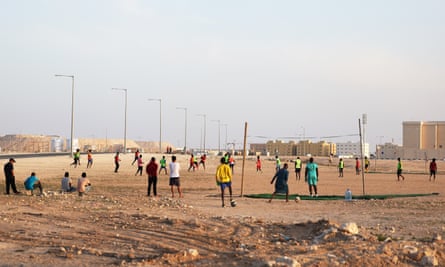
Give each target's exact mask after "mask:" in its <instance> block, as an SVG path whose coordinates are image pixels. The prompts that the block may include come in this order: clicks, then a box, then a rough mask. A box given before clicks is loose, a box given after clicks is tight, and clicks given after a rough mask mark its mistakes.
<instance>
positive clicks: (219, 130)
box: [212, 120, 221, 153]
mask: <svg viewBox="0 0 445 267" xmlns="http://www.w3.org/2000/svg"><path fill="white" fill-rule="evenodd" d="M212 121H214V122H217V123H218V153H219V152H221V120H212Z"/></svg>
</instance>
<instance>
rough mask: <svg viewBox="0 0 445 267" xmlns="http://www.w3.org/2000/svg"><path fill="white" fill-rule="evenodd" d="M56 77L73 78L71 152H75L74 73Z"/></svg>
mask: <svg viewBox="0 0 445 267" xmlns="http://www.w3.org/2000/svg"><path fill="white" fill-rule="evenodd" d="M54 76H56V77H68V78H71V137H70V138H71V142H70V150H71V151H70V153H73V142H74V140H73V138H74V137H73V136H74V75H63V74H56V75H54Z"/></svg>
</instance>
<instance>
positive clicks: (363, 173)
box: [358, 119, 365, 195]
mask: <svg viewBox="0 0 445 267" xmlns="http://www.w3.org/2000/svg"><path fill="white" fill-rule="evenodd" d="M358 131H359V135H360V157H361V161H362V166H361V168H362V187H363V195H365V172H364V171H363V139H362V125H361V122H360V119H358Z"/></svg>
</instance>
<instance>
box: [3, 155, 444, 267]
mask: <svg viewBox="0 0 445 267" xmlns="http://www.w3.org/2000/svg"><path fill="white" fill-rule="evenodd" d="M143 156H144V160H145V161H148V159H149V158H150V157H151V156H153V155H151V154H150V155H149V154H144V155H143ZM154 156H156V158H157V161H159V158H160V155H154ZM178 157H179V162H180V164H181V184H182V189H183V193H184V197H183V198H181V199H178V198H176V197H175V198H171V193H170V188H169V186H168V176H167V175H165V174H161V175H160V176H159V181H158V194H159V196H158V197H157V198H149V197H147V189H146V187H147V177H146V175H145V174H144V175H143V176H135V175H134V174H135V172H136V167H135V166H132V165H131V162H132V160H133V155H132V154H127V155H123V156H122V162H121V168H120V171H119V173H117V174H116V173H114V172H113V170H114V166H113V155H112V154H108V155H95V156H94V165H93V168H91V169H86V157H85V156H82V159H81V163H82V165H81V166H80V167H78V168H73V167H70V166H69V164H70V162H71V159H70V158H68V157H67V156H59V157H46V158H26V159H17V163H16V164H15V171H16V180H17V185H18V187H19V189H20V191H22V192H25V191H24V189H23V181H24V179H25V178H26V177H27V176H29V174H30V173H31V172H32V171H35V172H36V173H37V176H38V177H39V178H40V179H41V181H42V183H43V185H44V190H45V191H46V193H47V195H46V196H30V195H27V194H21V195H9V196H7V195H4V194H3V193H2V194H1V195H0V266H111V265H126V266H300V265H301V266H320V267H321V266H445V245H444V241H443V240H442V237H443V235H444V233H445V206H444V203H445V197H444V196H445V181H444V175H443V174H441V173H440V174H439V175H438V177H437V179H436V181H435V182H429V181H428V175H427V174H425V162H424V161H416V162H404V170H405V173H404V174H405V177H406V179H405V181H400V182H398V181H397V179H396V175H395V167H396V161H378V162H375V161H374V160H373V161H372V162H371V168H370V172H369V173H366V175H365V181H366V182H365V193H366V194H367V195H383V194H415V193H420V194H429V193H433V192H435V193H439V194H438V195H432V196H422V197H405V198H391V199H386V200H357V201H353V202H345V201H344V200H320V199H315V198H314V199H313V200H302V201H299V202H295V201H294V200H293V199H292V200H291V201H290V202H289V203H286V202H285V201H284V200H282V199H274V200H273V201H272V203H268V202H267V200H266V199H253V198H247V197H241V196H240V194H241V184H242V183H241V173H242V168H241V167H242V159H241V158H237V162H236V166H235V173H234V183H233V188H234V194H235V199H236V201H237V206H236V207H234V208H232V207H226V208H222V207H221V201H220V196H219V188H217V187H216V184H215V179H214V173H215V169H216V166H217V163H218V162H219V159H218V158H216V157H210V158H208V160H207V169H206V170H202V169H199V170H198V171H195V172H187V167H188V166H187V163H188V159H187V158H186V156H178ZM169 160H170V157H169V156H168V161H169ZM282 160H283V161H286V159H282ZM315 161H316V162H317V163H319V165H320V167H319V168H320V181H319V186H318V187H319V192H318V193H319V195H344V192H345V190H346V188H351V190H352V192H353V195H361V194H362V193H363V183H362V176H361V175H359V176H356V175H355V170H353V162H352V161H349V160H347V161H346V169H345V175H344V178H338V177H337V169H336V168H335V167H334V166H328V161H327V159H324V158H316V160H315ZM4 163H6V160H4V161H3V164H4ZM376 163H377V168H376V166H375V165H376ZM334 164H336V161H334ZM273 165H274V161H273V160H272V158H270V159H267V158H263V173H256V169H255V161H254V159H253V158H250V159H248V160H247V161H246V163H245V171H244V181H243V184H244V187H243V192H242V193H243V194H244V195H247V194H258V193H272V191H273V186H272V185H271V184H270V180H271V178H272V175H273V171H274V166H273ZM291 167H293V166H292V164H291ZM443 167H445V163H444V162H438V168H439V171H440V170H443ZM290 170H291V171H290V179H289V188H290V193H291V194H300V195H308V189H307V185H306V184H305V183H304V180H303V179H302V180H301V181H296V179H295V174H294V172H293V170H292V168H290ZM65 171H69V172H70V174H71V175H70V176H71V177H72V178H73V180H75V181H77V178H78V177H79V176H80V174H81V173H82V172H84V171H86V172H87V174H88V177H89V179H90V180H91V182H92V184H93V188H92V190H91V191H90V192H89V193H88V195H85V196H84V197H82V198H81V197H79V196H78V195H77V193H72V194H59V193H58V190H59V188H60V180H61V178H62V176H63V174H64V172H65ZM4 183H5V182H4V178H2V179H1V183H0V190H1V191H2V192H5V184H4ZM175 196H177V194H176V195H175ZM348 223H349V224H348ZM354 223H355V224H356V225H357V226H358V228H356V227H354V225H355V224H354ZM344 224H347V225H344Z"/></svg>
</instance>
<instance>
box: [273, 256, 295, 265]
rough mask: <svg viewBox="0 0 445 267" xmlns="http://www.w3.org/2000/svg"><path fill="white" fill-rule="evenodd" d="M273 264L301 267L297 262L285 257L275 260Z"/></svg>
mask: <svg viewBox="0 0 445 267" xmlns="http://www.w3.org/2000/svg"><path fill="white" fill-rule="evenodd" d="M275 262H276V263H277V265H280V264H285V266H289V267H301V264H300V263H299V262H298V261H297V260H295V259H292V258H289V257H286V256H284V257H279V258H277V259H276V260H275Z"/></svg>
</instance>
